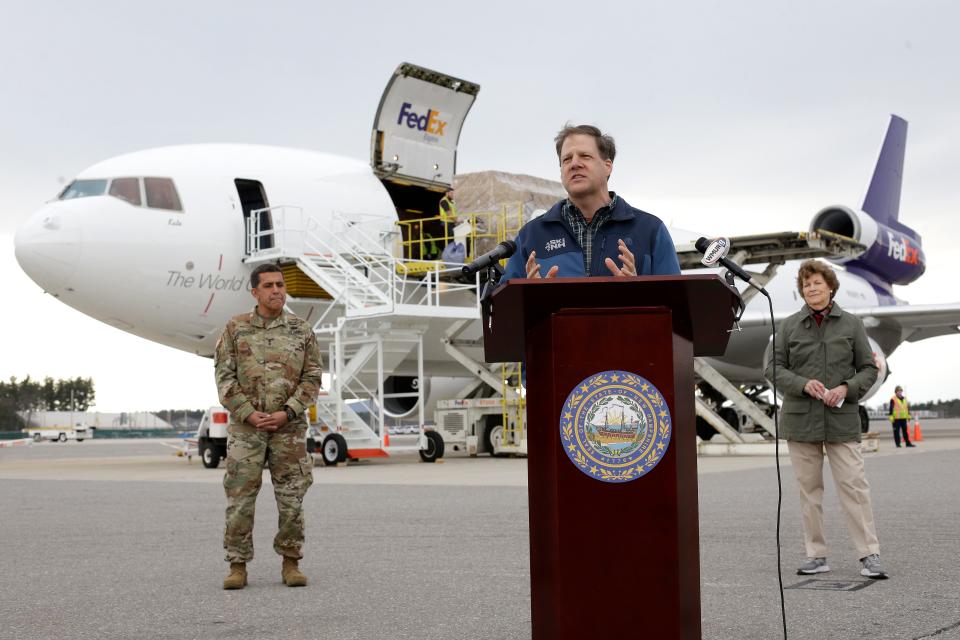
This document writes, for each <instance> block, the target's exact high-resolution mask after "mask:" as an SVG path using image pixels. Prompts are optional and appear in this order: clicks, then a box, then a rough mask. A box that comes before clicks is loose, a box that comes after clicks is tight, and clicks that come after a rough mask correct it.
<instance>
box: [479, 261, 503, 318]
mask: <svg viewBox="0 0 960 640" xmlns="http://www.w3.org/2000/svg"><path fill="white" fill-rule="evenodd" d="M486 271H487V276H486V282H484V283H483V289H482V290H481V292H480V312H481V313H482V314H483V318H484V320H486V321H487V326H488V328H489V325H490V322H491V320H492V319H493V300H492V299H491V298H492V297H493V291H494V289H496V288H497V285H498V284H500V278H502V277H503V269H502V268H500V263H499V262H498V261H494V262H492V263H491V264H490V266H489V267H487V269H486Z"/></svg>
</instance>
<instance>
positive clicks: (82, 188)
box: [60, 180, 107, 200]
mask: <svg viewBox="0 0 960 640" xmlns="http://www.w3.org/2000/svg"><path fill="white" fill-rule="evenodd" d="M106 191H107V181H106V180H74V181H73V182H71V183H70V184H69V185H67V188H66V189H64V190H63V191H62V192H61V193H60V199H61V200H72V199H73V198H89V197H90V196H102V195H103V194H104V193H106Z"/></svg>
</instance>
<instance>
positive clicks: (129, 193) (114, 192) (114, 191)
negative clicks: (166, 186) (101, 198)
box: [110, 178, 141, 207]
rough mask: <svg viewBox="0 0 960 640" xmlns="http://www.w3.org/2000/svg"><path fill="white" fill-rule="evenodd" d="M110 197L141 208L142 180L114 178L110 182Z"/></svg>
mask: <svg viewBox="0 0 960 640" xmlns="http://www.w3.org/2000/svg"><path fill="white" fill-rule="evenodd" d="M110 195H111V196H116V197H117V198H120V199H121V200H126V201H127V202H129V203H130V204H132V205H136V206H138V207H139V206H140V202H141V200H140V178H114V179H113V180H112V181H111V182H110Z"/></svg>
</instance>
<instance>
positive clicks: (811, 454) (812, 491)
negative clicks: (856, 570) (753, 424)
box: [789, 440, 880, 558]
mask: <svg viewBox="0 0 960 640" xmlns="http://www.w3.org/2000/svg"><path fill="white" fill-rule="evenodd" d="M789 447H790V461H791V462H792V463H793V471H794V473H795V474H796V476H797V484H798V485H799V486H800V512H801V515H802V517H803V534H804V540H805V542H806V546H807V556H809V557H811V558H825V557H827V551H828V549H827V542H826V540H824V537H823V454H824V448H826V454H827V457H828V458H829V459H830V471H831V472H832V473H833V482H834V484H835V485H836V488H837V496H838V497H839V498H840V506H841V507H842V508H843V513H844V514H845V515H846V520H847V529H848V530H849V531H850V537H851V538H852V539H853V544H854V546H856V548H857V553H858V554H859V557H860V558H863V557H865V556H868V555H871V554H874V553H880V542H879V541H878V540H877V528H876V526H875V525H874V523H873V507H872V506H871V505H870V485H869V484H867V478H866V475H865V474H864V470H863V456H862V455H861V454H860V443H859V442H839V443H829V442H825V443H821V442H795V441H793V440H791V441H790V444H789Z"/></svg>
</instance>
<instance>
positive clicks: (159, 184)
mask: <svg viewBox="0 0 960 640" xmlns="http://www.w3.org/2000/svg"><path fill="white" fill-rule="evenodd" d="M143 186H144V190H145V191H146V192H147V206H148V207H152V208H154V209H170V210H172V211H183V207H181V206H180V196H178V195H177V188H176V187H175V186H173V180H171V179H170V178H144V179H143Z"/></svg>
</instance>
